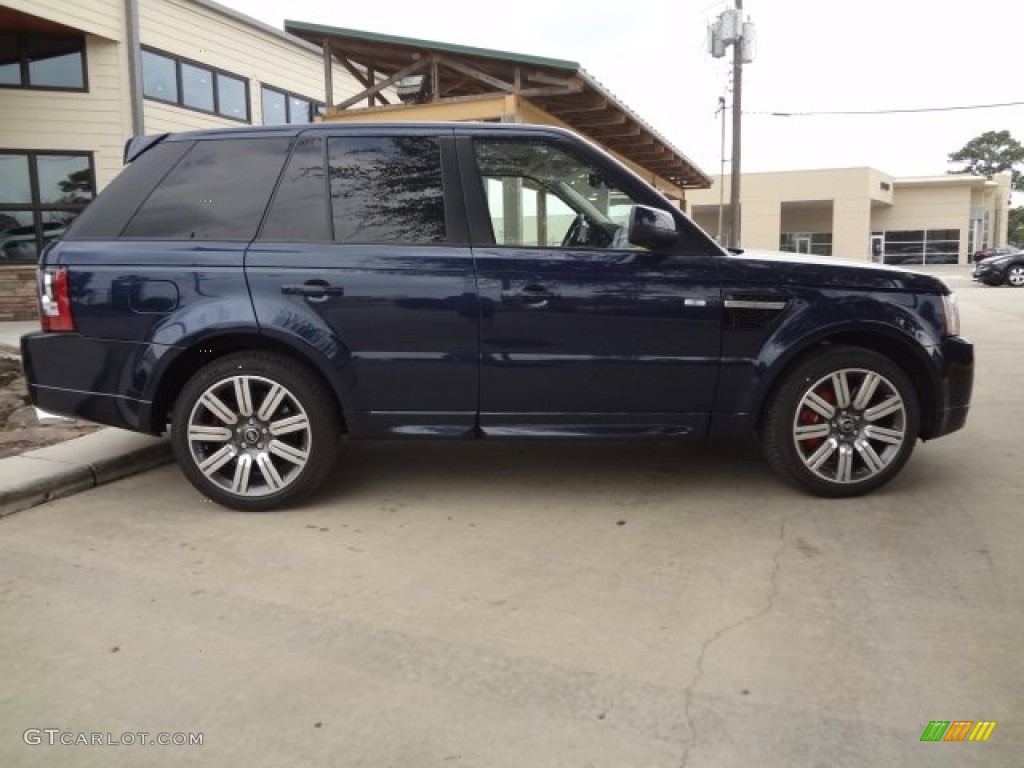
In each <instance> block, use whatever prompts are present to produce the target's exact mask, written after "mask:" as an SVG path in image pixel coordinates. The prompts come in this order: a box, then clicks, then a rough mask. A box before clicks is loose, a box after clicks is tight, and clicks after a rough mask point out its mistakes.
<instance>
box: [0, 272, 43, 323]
mask: <svg viewBox="0 0 1024 768" xmlns="http://www.w3.org/2000/svg"><path fill="white" fill-rule="evenodd" d="M38 317H39V307H38V305H37V304H36V265H35V264H21V265H18V266H16V267H7V266H5V267H0V322H2V321H4V320H35V319H36V318H38Z"/></svg>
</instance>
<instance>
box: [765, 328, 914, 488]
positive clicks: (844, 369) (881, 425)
mask: <svg viewBox="0 0 1024 768" xmlns="http://www.w3.org/2000/svg"><path fill="white" fill-rule="evenodd" d="M844 382H845V384H844ZM844 387H845V392H843V388H844ZM844 403H845V407H843V404H844ZM919 408H920V406H919V404H918V397H917V393H916V391H915V390H914V387H913V385H912V384H911V382H910V379H909V378H908V377H907V375H906V374H905V373H904V372H903V369H901V368H900V367H899V366H898V365H896V364H895V363H893V362H892V361H891V360H890V359H889V358H887V357H885V356H883V355H880V354H878V353H877V352H872V351H871V350H868V349H863V348H861V347H849V346H835V347H827V348H824V349H823V350H822V351H821V352H820V353H818V354H815V355H814V356H813V357H810V358H807V359H805V360H804V361H802V362H800V363H799V364H797V366H796V367H795V368H794V369H793V370H792V371H791V372H789V374H788V375H787V376H786V378H785V379H784V380H783V381H782V382H781V384H780V386H779V387H778V388H777V389H776V390H775V393H774V394H773V396H772V397H771V399H770V401H769V402H768V403H767V406H766V410H765V411H764V415H763V418H762V420H761V446H762V450H763V452H764V455H765V458H766V459H767V460H768V463H769V464H770V465H771V466H772V468H774V469H775V471H776V472H778V473H779V474H781V475H782V476H783V477H784V478H786V479H788V480H789V481H791V482H792V483H794V484H796V485H797V486H799V487H801V488H803V489H804V490H806V491H808V492H810V493H812V494H814V495H816V496H824V497H828V498H844V497H850V496H860V495H862V494H865V493H869V492H871V491H873V490H875V489H876V488H880V487H881V486H883V485H885V484H886V483H887V482H889V481H890V480H891V479H892V478H893V477H895V475H896V474H897V473H898V472H899V471H900V470H901V469H902V468H903V465H904V464H906V463H907V459H909V458H910V454H911V453H912V452H913V450H914V445H915V444H916V442H917V438H918V433H919V424H920V410H919ZM830 412H831V415H829V414H830Z"/></svg>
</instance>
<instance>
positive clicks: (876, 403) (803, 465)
mask: <svg viewBox="0 0 1024 768" xmlns="http://www.w3.org/2000/svg"><path fill="white" fill-rule="evenodd" d="M125 154H126V161H127V162H128V163H129V165H128V167H127V168H126V169H125V170H124V171H123V172H122V173H121V174H120V175H119V176H118V178H117V179H115V180H114V182H113V183H112V184H111V185H110V186H109V187H108V188H107V189H106V190H105V191H104V192H103V194H101V195H100V196H99V197H98V199H97V200H96V201H94V202H93V203H92V204H91V205H90V206H89V207H88V208H87V209H86V210H85V211H84V212H83V214H82V215H81V216H80V217H79V218H78V219H77V220H76V221H75V222H74V223H73V225H72V226H71V227H70V228H69V230H68V232H67V233H66V234H65V236H64V237H63V239H62V240H60V241H59V242H56V243H54V244H52V245H51V246H49V247H48V248H47V249H46V250H45V251H44V253H43V254H42V256H41V259H40V266H39V293H40V310H41V317H42V330H41V331H40V332H37V333H33V334H29V335H27V336H25V337H24V338H23V339H22V352H23V360H24V364H25V368H26V372H27V376H28V380H29V385H30V392H31V397H32V400H33V402H34V403H35V404H36V405H37V406H38V407H40V408H42V409H44V410H47V411H51V412H56V413H62V414H68V415H73V416H76V417H79V418H86V419H90V420H93V421H96V422H99V423H103V424H109V425H113V426H117V427H121V428H125V429H131V430H137V431H140V432H147V433H152V434H159V433H163V432H165V431H166V430H170V433H171V439H172V443H173V447H174V452H175V455H176V458H177V460H178V462H179V463H180V465H181V468H182V470H183V471H184V473H185V475H186V476H187V477H188V479H189V480H190V481H191V482H192V483H193V485H194V486H195V487H196V488H197V489H198V490H199V492H200V493H202V494H204V495H205V496H208V497H209V498H211V499H213V500H215V501H217V502H219V503H221V504H224V505H226V506H230V507H235V508H239V509H245V510H263V509H271V508H276V507H280V506H284V505H288V504H293V503H295V502H297V501H298V500H299V499H301V498H302V497H304V496H305V495H306V494H308V493H309V492H311V491H312V490H314V489H315V488H316V487H317V486H318V485H320V483H321V482H322V481H323V480H324V479H325V477H326V476H327V475H328V473H330V472H331V471H332V468H333V466H334V463H335V458H336V451H337V446H338V440H339V436H340V435H342V434H346V435H348V436H350V437H352V438H399V437H407V438H462V437H484V438H489V439H498V438H527V437H528V438H580V439H605V438H628V439H645V438H652V439H677V440H698V439H706V438H715V439H723V438H745V437H750V436H755V435H756V436H758V437H759V439H760V441H761V443H762V445H763V449H764V453H765V456H766V458H767V460H768V462H769V463H770V464H771V465H772V466H773V467H774V468H775V469H776V470H777V471H778V472H779V473H780V474H781V475H782V476H783V477H784V478H786V479H788V480H789V481H790V482H792V483H795V484H796V485H798V486H801V487H802V488H804V489H806V490H807V491H809V492H811V493H814V494H817V495H821V496H827V497H841V496H853V495H858V494H862V493H866V492H868V491H871V490H873V489H876V488H878V487H879V486H881V485H883V484H884V483H886V482H887V481H889V480H890V479H891V478H892V477H893V476H894V475H895V474H896V473H897V472H899V470H900V468H901V467H902V466H903V465H904V464H905V463H906V461H907V459H908V458H909V457H910V454H911V451H912V450H913V449H914V447H915V444H916V442H917V441H918V440H919V439H924V440H927V439H931V438H935V437H939V436H941V435H944V434H947V433H949V432H952V431H954V430H956V429H959V428H960V427H962V426H963V424H964V422H965V419H966V417H967V410H968V405H969V401H970V394H971V386H972V378H973V348H972V346H971V344H970V343H969V342H967V341H966V340H964V339H962V338H961V337H960V336H959V330H958V316H957V308H956V303H955V300H954V297H953V295H952V294H951V292H950V291H949V289H948V288H947V286H946V285H945V284H944V283H943V282H941V281H940V280H938V279H936V278H933V277H930V276H927V275H921V274H915V273H912V272H906V271H901V270H898V269H893V268H886V267H882V266H875V265H871V264H867V263H864V264H844V263H842V262H839V261H838V260H833V259H829V258H824V259H818V260H816V261H810V260H806V259H802V260H801V259H797V258H796V257H793V258H789V257H779V258H772V257H766V256H752V255H746V254H738V255H737V254H731V253H728V252H725V251H723V250H722V249H721V248H719V247H718V245H716V244H715V242H714V241H713V240H712V239H710V238H709V237H708V236H707V235H706V234H705V233H704V232H702V231H701V230H700V229H699V228H698V227H697V226H695V225H694V224H693V223H692V222H691V221H690V220H689V219H688V218H687V217H686V216H685V215H684V214H683V213H681V212H680V211H679V210H678V208H676V207H674V206H673V205H672V204H671V203H670V202H669V201H668V200H667V199H666V198H664V197H663V196H662V195H661V194H660V193H659V192H657V191H656V190H655V189H653V188H652V187H651V186H650V185H649V184H647V183H646V182H645V181H643V180H642V179H641V178H640V177H638V176H637V175H635V174H634V173H632V172H631V171H630V170H628V169H627V168H625V167H624V166H622V165H621V164H619V163H618V162H617V161H616V160H614V159H613V158H612V157H610V156H609V155H607V154H605V153H604V152H602V151H601V150H599V149H598V148H596V147H594V146H593V145H591V144H589V143H588V142H586V141H585V140H583V139H581V138H579V137H577V136H575V135H574V134H572V133H570V132H567V131H563V130H560V129H556V128H549V127H540V126H523V125H497V124H463V123H459V124H411V123H402V124H392V125H385V124H374V125H371V124H331V123H326V124H319V125H313V126H285V127H275V128H245V129H224V130H216V131H206V132H194V133H181V134H170V135H167V134H165V135H159V136H149V137H144V138H138V139H135V140H133V141H131V142H129V145H128V146H127V147H126V152H125Z"/></svg>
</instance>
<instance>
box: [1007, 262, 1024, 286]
mask: <svg viewBox="0 0 1024 768" xmlns="http://www.w3.org/2000/svg"><path fill="white" fill-rule="evenodd" d="M1006 282H1007V283H1008V284H1009V285H1012V286H1013V287H1014V288H1021V287H1024V264H1014V265H1013V266H1012V267H1010V268H1009V269H1008V270H1007V271H1006Z"/></svg>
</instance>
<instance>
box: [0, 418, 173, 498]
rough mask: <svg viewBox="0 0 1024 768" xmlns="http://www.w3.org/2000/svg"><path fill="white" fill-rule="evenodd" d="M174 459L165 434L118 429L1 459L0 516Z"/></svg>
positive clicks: (104, 430) (105, 430)
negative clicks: (157, 434) (157, 435)
mask: <svg viewBox="0 0 1024 768" xmlns="http://www.w3.org/2000/svg"><path fill="white" fill-rule="evenodd" d="M171 460H172V456H171V444H170V441H169V440H168V439H167V438H166V437H152V436H150V435H142V434H137V433H135V432H127V431H125V430H122V429H114V428H107V429H102V430H100V431H99V432H94V433H93V434H91V435H84V436H82V437H77V438H75V439H74V440H67V441H65V442H63V443H57V444H56V445H50V446H47V447H46V448H37V449H36V450H34V451H28V452H27V453H23V454H21V455H20V456H11V457H10V458H6V459H0V518H2V517H6V516H7V515H13V514H14V513H15V512H21V511H22V510H25V509H29V508H30V507H34V506H37V505H39V504H44V503H46V502H47V501H51V500H53V499H60V498H64V497H65V496H72V495H74V494H76V493H79V492H81V491H85V490H88V489H89V488H94V487H96V486H97V485H102V484H104V483H109V482H112V481H114V480H118V479H120V478H123V477H128V476H129V475H134V474H137V473H139V472H143V471H145V470H147V469H153V468H154V467H159V466H162V465H164V464H167V463H169V462H170V461H171Z"/></svg>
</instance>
